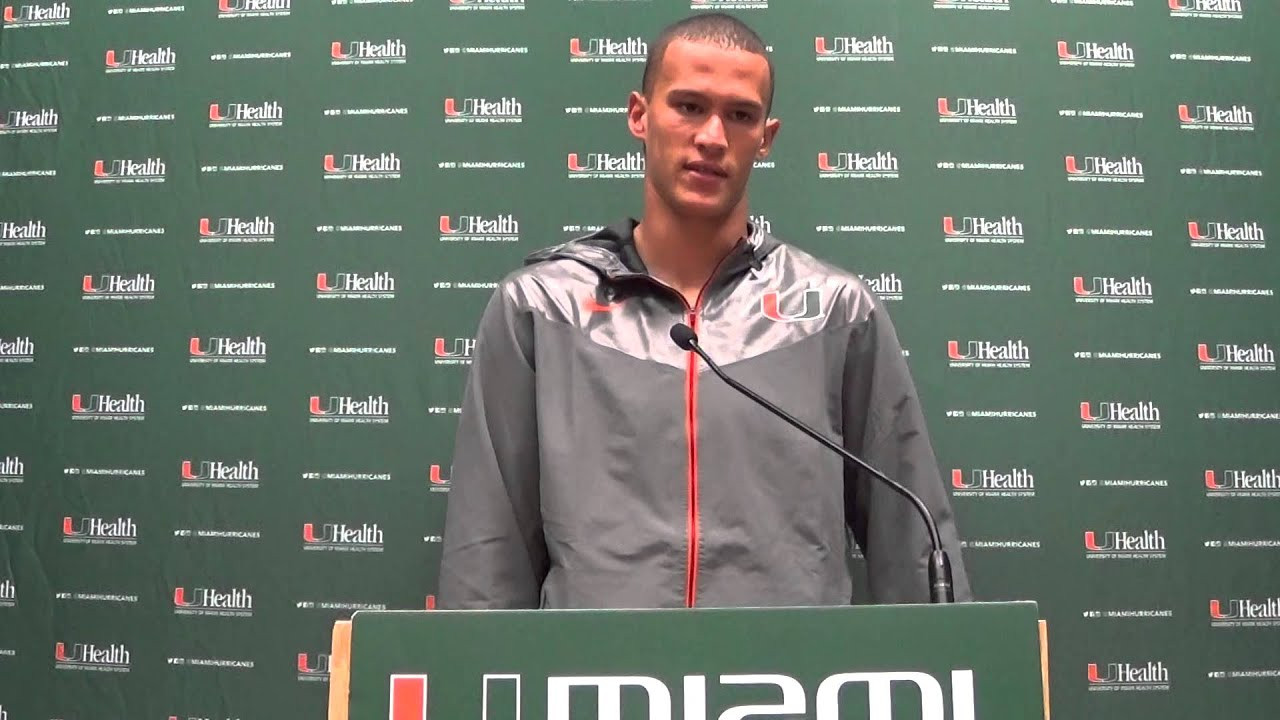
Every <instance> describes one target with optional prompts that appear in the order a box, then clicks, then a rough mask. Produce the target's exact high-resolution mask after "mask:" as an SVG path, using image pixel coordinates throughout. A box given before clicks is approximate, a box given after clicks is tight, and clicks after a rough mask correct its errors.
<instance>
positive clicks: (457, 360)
mask: <svg viewBox="0 0 1280 720" xmlns="http://www.w3.org/2000/svg"><path fill="white" fill-rule="evenodd" d="M475 349H476V340H475V338H453V339H452V340H450V339H448V338H442V337H438V338H436V342H435V355H436V365H470V364H471V355H472V353H474V352H475Z"/></svg>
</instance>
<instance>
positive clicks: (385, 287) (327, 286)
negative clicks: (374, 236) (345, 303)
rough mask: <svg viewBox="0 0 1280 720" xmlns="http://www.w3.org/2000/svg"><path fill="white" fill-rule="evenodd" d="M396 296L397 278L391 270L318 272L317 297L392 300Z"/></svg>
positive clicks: (323, 298)
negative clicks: (392, 274)
mask: <svg viewBox="0 0 1280 720" xmlns="http://www.w3.org/2000/svg"><path fill="white" fill-rule="evenodd" d="M395 296H396V279H395V278H394V277H392V276H391V273H390V272H373V273H367V274H366V273H355V272H336V273H324V272H322V273H316V297H317V298H319V299H321V300H328V299H338V300H390V299H394V298H395Z"/></svg>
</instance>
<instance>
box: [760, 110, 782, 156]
mask: <svg viewBox="0 0 1280 720" xmlns="http://www.w3.org/2000/svg"><path fill="white" fill-rule="evenodd" d="M781 129H782V121H781V120H779V119H778V118H769V119H768V120H766V121H765V123H764V137H763V138H761V140H760V152H759V153H758V154H759V156H760V157H762V158H766V157H769V153H770V152H771V151H772V150H773V141H774V140H775V139H776V138H777V137H778V131H779V130H781Z"/></svg>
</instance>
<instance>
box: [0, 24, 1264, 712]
mask: <svg viewBox="0 0 1280 720" xmlns="http://www.w3.org/2000/svg"><path fill="white" fill-rule="evenodd" d="M0 9H2V11H3V20H2V21H0V720H54V719H58V720H107V719H108V718H124V717H127V718H132V719H135V720H165V719H166V718H169V719H173V718H177V719H179V720H187V719H191V718H200V719H202V720H203V719H218V720H222V719H232V718H234V719H236V720H265V719H266V718H299V719H301V718H319V717H323V714H324V712H325V706H326V692H327V683H326V681H327V679H328V662H329V658H328V647H329V631H330V627H331V624H332V623H333V621H334V620H335V619H338V618H342V617H346V616H349V615H350V614H351V613H352V612H353V611H355V610H358V609H361V608H406V609H423V608H428V607H431V606H432V605H433V604H434V601H433V593H434V590H435V573H436V566H437V563H438V560H439V554H440V540H441V537H440V536H441V533H442V529H443V518H444V510H445V506H446V503H447V502H448V499H449V485H450V479H451V478H450V476H451V472H450V462H451V460H450V452H451V448H452V444H453V432H454V427H455V424H456V420H457V414H458V412H459V405H460V401H461V395H462V388H463V383H464V381H465V377H466V373H467V370H468V365H469V363H470V356H471V352H472V349H473V345H474V341H473V334H474V328H475V325H476V322H477V321H478V319H479V316H480V312H481V309H482V307H483V304H484V303H485V301H486V300H487V298H488V296H489V295H490V293H491V292H492V290H493V288H494V287H495V283H496V282H497V281H498V280H499V279H500V278H501V277H502V276H503V275H504V274H505V273H507V272H509V271H511V270H513V269H515V268H517V267H518V266H519V264H520V262H521V259H522V257H523V256H524V255H525V254H526V253H528V252H530V251H532V250H535V249H537V248H541V247H544V246H547V245H551V244H554V243H557V242H560V241H562V240H564V239H567V238H571V237H574V236H577V235H580V234H583V233H586V232H588V231H590V230H593V229H595V228H597V227H600V226H602V225H605V224H608V223H611V222H613V221H615V220H617V219H619V218H621V217H623V216H625V215H627V214H631V215H638V214H639V213H640V211H641V206H640V199H641V178H642V177H643V173H644V162H645V159H644V156H643V153H642V151H641V148H640V146H639V144H638V143H637V142H636V141H635V140H634V139H633V138H631V137H630V136H629V135H628V133H627V131H626V127H625V118H624V108H625V105H626V98H627V93H628V92H629V91H630V90H632V89H633V88H636V87H637V86H638V84H639V81H640V73H641V69H642V67H643V61H644V57H645V53H646V52H647V49H648V46H647V44H646V43H647V42H648V41H649V40H651V39H652V37H653V36H654V34H655V33H656V32H657V31H658V30H659V29H660V28H661V27H662V26H664V25H666V24H667V23H669V22H672V21H674V20H676V19H678V18H680V17H683V16H685V15H686V14H689V13H691V12H698V11H714V10H727V11H729V12H732V13H735V14H737V15H739V16H740V17H742V18H744V19H745V20H747V21H748V22H749V23H751V24H752V25H753V26H754V27H755V28H757V29H758V30H759V31H760V32H761V34H762V35H763V36H764V38H765V40H766V42H768V43H769V45H770V52H771V53H772V56H773V58H774V60H775V62H776V64H777V83H778V84H777V99H776V104H775V114H776V115H777V116H778V117H780V118H782V121H783V124H782V132H781V135H780V136H779V142H778V145H777V148H776V152H775V153H774V155H773V156H772V157H770V158H769V159H768V160H767V161H765V162H760V163H759V164H758V166H757V168H756V169H755V172H754V176H753V180H752V185H751V187H752V194H751V197H752V212H753V218H754V219H755V221H756V222H758V223H760V224H762V225H763V226H764V227H765V228H766V229H769V230H770V231H771V232H773V233H774V234H775V235H777V236H778V237H780V238H782V239H783V240H785V241H789V242H792V243H794V244H796V245H798V246H800V247H802V248H804V249H806V250H809V251H811V252H814V253H816V254H817V255H819V256H821V257H824V258H826V259H828V260H829V261H831V262H833V263H836V264H838V265H840V266H842V267H846V268H849V269H851V270H854V271H856V272H858V273H860V274H861V275H862V276H863V277H864V278H866V280H867V281H868V282H869V283H870V284H871V285H872V287H873V288H874V289H875V291H876V292H878V293H879V294H880V295H881V297H883V298H884V299H885V300H886V301H888V306H889V308H890V310H891V312H892V313H893V317H894V319H895V321H896V323H897V325H898V328H899V332H900V334H901V337H902V340H903V344H904V346H905V349H906V351H907V352H908V355H909V362H910V365H911V368H912V370H913V372H914V374H915V377H916V380H917V382H918V384H919V387H920V392H921V395H922V397H923V402H924V406H925V408H926V411H927V413H928V418H929V422H930V427H931V430H932V432H933V434H934V437H935V442H936V445H937V452H938V457H939V462H940V463H942V471H943V475H944V477H945V478H946V480H947V482H948V485H949V488H950V490H951V493H952V495H953V498H954V503H955V505H956V508H957V512H958V515H959V521H960V527H961V531H962V534H963V536H964V538H965V541H966V543H965V544H966V547H965V550H964V553H965V559H966V561H967V563H968V565H969V567H970V568H971V573H972V576H973V582H974V586H975V588H976V590H977V593H978V595H979V597H980V599H984V600H999V599H1014V598H1029V599H1034V600H1037V601H1039V602H1040V606H1041V608H1042V613H1043V615H1044V616H1045V617H1046V618H1047V619H1048V621H1049V626H1050V632H1051V645H1052V652H1051V661H1052V667H1053V680H1052V695H1053V699H1054V705H1055V710H1057V714H1059V715H1061V716H1062V717H1064V718H1094V719H1099V720H1101V719H1114V720H1121V719H1125V720H1127V719H1130V718H1155V717H1161V718H1188V719H1196V720H1200V719H1202V718H1232V720H1250V719H1262V718H1272V717H1274V716H1275V708H1276V707H1277V704H1278V703H1280V689H1278V687H1277V681H1276V678H1277V677H1280V642H1277V640H1278V639H1280V570H1278V569H1277V568H1278V567H1280V563H1278V562H1277V550H1278V549H1280V526H1277V523H1276V518H1277V512H1278V511H1280V449H1278V448H1280V443H1278V442H1277V438H1280V375H1278V374H1277V372H1276V348H1277V346H1278V345H1280V322H1278V321H1277V319H1276V318H1277V317H1280V312H1278V311H1280V306H1278V304H1277V300H1276V295H1275V293H1276V291H1277V285H1278V284H1280V281H1278V278H1280V260H1278V258H1280V248H1278V247H1277V246H1278V245H1280V203H1278V202H1277V200H1276V199H1277V197H1280V185H1278V184H1277V177H1278V175H1280V162H1278V161H1280V135H1278V134H1277V132H1276V122H1277V112H1278V111H1280V95H1278V93H1277V90H1276V88H1277V87H1280V64H1278V63H1277V60H1276V55H1275V41H1274V33H1275V32H1276V31H1277V30H1280V8H1278V6H1277V5H1276V4H1275V3H1273V2H1266V1H1265V0H1160V1H1159V2H1157V1H1155V0H692V1H691V2H690V0H681V1H679V2H677V1H675V0H670V1H668V0H652V1H644V0H398V1H394V0H332V2H323V1H321V0H306V2H291V0H98V1H97V2H80V1H78V0H63V1H61V2H57V1H52V0H0ZM674 421H676V419H674V418H673V422H674ZM655 451H661V449H658V448H655ZM814 452H822V450H821V449H820V448H818V447H817V446H815V448H814ZM851 562H853V563H854V564H855V566H856V565H857V562H858V560H857V558H852V559H851ZM424 651H426V652H439V653H447V652H448V651H449V648H447V647H439V648H424ZM767 654H768V649H767V648H761V656H762V663H763V664H762V666H761V668H762V671H768V670H767V668H766V667H765V665H767V662H765V661H767Z"/></svg>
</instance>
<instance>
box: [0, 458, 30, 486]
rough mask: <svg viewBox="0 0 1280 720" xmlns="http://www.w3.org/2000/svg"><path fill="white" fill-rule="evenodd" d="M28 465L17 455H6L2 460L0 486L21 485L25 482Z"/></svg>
mask: <svg viewBox="0 0 1280 720" xmlns="http://www.w3.org/2000/svg"><path fill="white" fill-rule="evenodd" d="M25 471H26V465H24V464H23V463H22V458H20V457H18V456H16V455H6V456H5V457H4V458H3V459H0V485H19V484H21V483H22V480H23V473H24V472H25Z"/></svg>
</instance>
